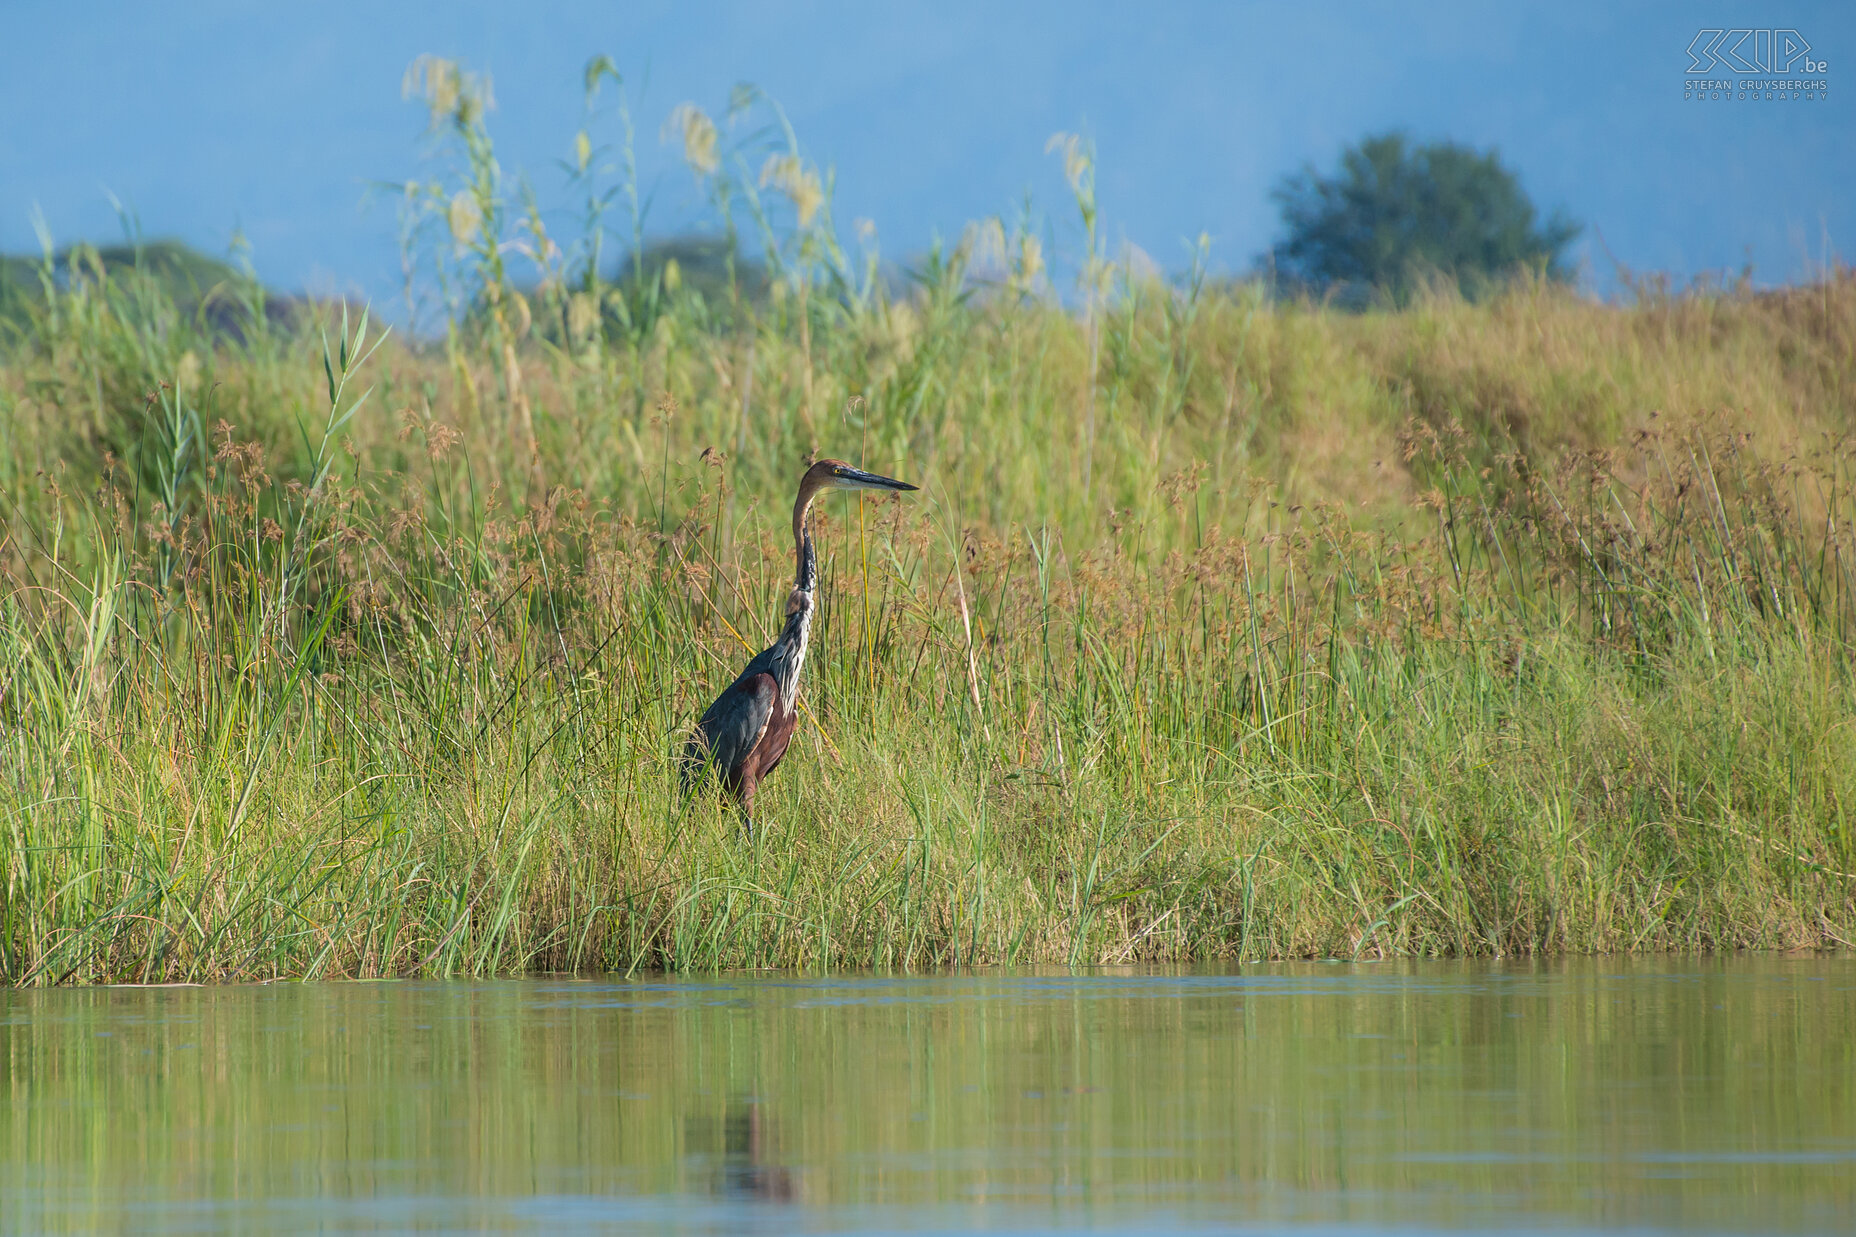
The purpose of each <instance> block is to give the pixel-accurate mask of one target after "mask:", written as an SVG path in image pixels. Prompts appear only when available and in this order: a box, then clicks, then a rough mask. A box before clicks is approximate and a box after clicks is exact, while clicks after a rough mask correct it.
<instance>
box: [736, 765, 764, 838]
mask: <svg viewBox="0 0 1856 1237" xmlns="http://www.w3.org/2000/svg"><path fill="white" fill-rule="evenodd" d="M759 788H760V779H759V778H757V777H753V776H749V777H744V778H742V779H741V790H740V792H739V793H738V794H737V795H736V800H737V801H738V802H739V803H740V804H741V830H742V833H743V834H745V835H746V836H747V838H748V839H749V840H750V841H751V840H752V839H753V837H754V792H755V791H756V790H758V789H759Z"/></svg>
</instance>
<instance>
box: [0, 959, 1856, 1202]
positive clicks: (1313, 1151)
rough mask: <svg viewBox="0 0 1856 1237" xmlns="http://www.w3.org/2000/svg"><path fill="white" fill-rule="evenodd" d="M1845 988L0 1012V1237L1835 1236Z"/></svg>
mask: <svg viewBox="0 0 1856 1237" xmlns="http://www.w3.org/2000/svg"><path fill="white" fill-rule="evenodd" d="M1851 1026H1856V960H1853V959H1851V958H1848V957H1814V958H1796V959H1789V958H1719V959H1706V960H1663V959H1651V960H1630V961H1614V960H1600V961H1589V960H1588V961H1574V962H1566V963H1554V964H1551V965H1534V964H1528V965H1521V966H1491V965H1482V964H1466V963H1441V964H1426V965H1419V964H1403V963H1400V964H1386V965H1376V966H1369V965H1360V966H1353V965H1346V966H1320V965H1292V966H1281V967H1271V968H1256V967H1249V968H1244V969H1243V970H1242V971H1240V972H1235V973H1217V972H1209V971H1177V972H1152V971H1135V970H1127V971H1121V972H1115V973H1097V974H1090V975H1070V974H1067V973H1062V974H1051V973H1017V974H968V975H944V976H918V977H850V978H840V977H833V978H828V979H819V978H803V977H786V978H779V977H774V978H768V977H758V976H757V977H752V978H723V979H719V980H706V981H655V982H641V983H615V982H606V981H588V982H579V981H561V980H536V981H511V982H496V983H481V984H479V983H403V984H327V985H287V984H280V985H275V986H271V987H260V988H207V989H168V990H157V991H149V990H123V989H113V990H112V989H86V990H60V991H29V992H0V1230H5V1231H8V1232H11V1231H15V1230H23V1231H48V1232H89V1231H111V1230H120V1229H125V1228H142V1229H147V1228H154V1229H161V1228H169V1229H175V1230H181V1229H188V1230H195V1229H200V1230H207V1231H213V1230H224V1229H245V1230H249V1231H267V1230H297V1229H304V1228H311V1229H313V1228H336V1229H343V1230H349V1229H368V1228H378V1227H391V1228H413V1227H436V1228H444V1227H449V1228H483V1227H491V1228H502V1227H507V1228H559V1229H561V1230H563V1231H588V1230H596V1229H598V1230H607V1231H649V1232H658V1231H667V1230H676V1231H690V1232H711V1231H739V1230H750V1231H780V1230H784V1229H790V1228H822V1229H830V1230H835V1231H843V1230H855V1229H859V1228H866V1227H868V1228H878V1229H897V1228H912V1227H920V1226H929V1227H941V1228H962V1227H972V1226H991V1227H1012V1226H1015V1225H1026V1224H1029V1225H1033V1226H1039V1227H1043V1228H1061V1227H1066V1226H1076V1225H1093V1226H1096V1227H1109V1228H1115V1227H1121V1228H1125V1229H1129V1230H1131V1231H1141V1230H1146V1229H1151V1228H1154V1227H1163V1226H1167V1225H1193V1224H1207V1225H1248V1226H1261V1227H1270V1226H1280V1225H1290V1224H1315V1225H1330V1226H1332V1225H1346V1226H1369V1227H1371V1226H1406V1227H1415V1228H1421V1229H1435V1228H1454V1229H1467V1228H1486V1229H1494V1228H1504V1227H1509V1226H1512V1225H1515V1224H1525V1225H1528V1226H1530V1227H1554V1228H1563V1229H1577V1228H1588V1227H1633V1226H1634V1227H1638V1228H1652V1229H1683V1228H1703V1229H1708V1230H1711V1231H1727V1230H1735V1229H1739V1230H1746V1231H1765V1232H1771V1231H1794V1232H1796V1231H1813V1230H1818V1231H1824V1230H1829V1231H1835V1230H1839V1229H1847V1217H1848V1216H1850V1215H1852V1214H1856V1038H1852V1037H1851V1036H1850V1035H1849V1028H1850V1027H1851Z"/></svg>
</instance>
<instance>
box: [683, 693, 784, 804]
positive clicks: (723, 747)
mask: <svg viewBox="0 0 1856 1237" xmlns="http://www.w3.org/2000/svg"><path fill="white" fill-rule="evenodd" d="M779 695H780V688H779V685H778V684H777V683H775V682H774V679H773V676H772V675H771V674H744V675H742V676H741V677H740V678H739V679H736V680H735V681H734V683H732V684H730V685H729V688H728V690H727V691H724V692H723V693H722V694H721V695H719V696H717V697H716V698H715V703H714V704H712V705H710V706H709V708H708V711H707V712H705V713H704V714H703V715H702V720H701V721H699V722H697V723H696V733H695V734H694V735H692V736H691V737H690V741H689V744H688V746H686V747H685V748H684V749H683V780H684V781H685V782H688V781H689V780H690V779H691V778H692V777H694V776H695V775H696V774H698V773H700V772H701V771H702V768H703V766H704V765H705V764H713V765H714V766H715V767H716V768H717V769H719V770H721V773H722V776H723V778H725V779H729V778H733V777H734V775H735V771H736V770H738V769H739V768H740V767H741V762H742V761H744V760H746V759H747V757H748V753H749V752H751V751H753V750H754V745H755V744H756V743H758V742H759V741H760V736H761V732H762V731H763V730H765V729H766V728H767V719H768V718H769V717H771V716H773V703H774V701H775V700H776V699H778V698H779Z"/></svg>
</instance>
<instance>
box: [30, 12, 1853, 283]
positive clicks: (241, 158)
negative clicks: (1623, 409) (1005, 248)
mask: <svg viewBox="0 0 1856 1237" xmlns="http://www.w3.org/2000/svg"><path fill="white" fill-rule="evenodd" d="M0 20H3V21H4V23H5V28H6V30H7V32H8V35H9V38H8V42H9V44H10V45H11V50H10V51H9V52H8V54H7V56H6V58H5V63H6V72H5V73H4V74H0V116H4V117H5V119H4V120H3V121H0V250H6V251H9V252H19V251H26V250H31V249H34V248H35V247H36V245H35V241H34V234H33V229H32V222H31V221H32V215H33V211H34V209H35V208H36V209H38V210H39V211H42V212H43V216H44V219H45V221H46V223H47V225H48V226H49V228H50V230H51V232H52V234H53V236H54V238H55V239H56V240H57V241H59V242H60V243H64V242H68V241H71V240H74V239H79V238H84V239H92V240H109V239H114V238H115V237H117V236H118V235H120V230H119V228H118V225H117V222H116V217H115V214H114V210H113V208H112V206H111V204H110V198H109V195H110V194H111V193H114V194H115V195H116V196H117V197H118V198H119V199H121V200H122V201H123V202H124V203H125V204H126V205H127V206H129V207H131V208H133V209H134V210H135V212H136V213H137V214H138V215H139V217H140V220H141V225H142V229H143V231H144V233H145V234H146V235H149V236H178V237H180V238H182V239H185V240H187V241H190V242H192V243H194V244H197V245H199V246H201V247H203V248H205V249H208V250H212V251H223V250H224V248H225V246H226V244H227V242H228V241H229V239H230V238H231V236H232V234H233V231H234V229H235V228H242V229H243V231H244V232H245V234H246V236H247V237H248V238H249V239H250V242H251V244H252V247H253V260H254V261H255V263H256V265H257V267H258V270H259V273H260V274H261V275H263V276H264V277H265V278H266V279H267V281H269V282H270V283H272V284H274V285H276V286H279V287H283V288H289V289H307V290H309V291H312V292H319V293H330V292H346V293H358V294H360V295H364V296H370V297H373V298H375V299H376V300H377V301H378V302H379V303H380V304H381V307H382V308H383V309H386V310H387V311H388V312H389V313H394V312H395V309H396V306H395V301H396V297H397V293H396V291H395V288H396V284H397V271H398V256H397V251H396V248H395V242H394V229H395V224H394V214H393V208H392V204H391V203H390V202H385V201H376V202H374V203H372V204H371V205H370V204H369V203H368V202H367V197H368V195H367V186H368V184H369V183H370V182H373V181H383V180H384V181H395V180H402V179H405V178H407V177H412V176H429V175H430V174H431V173H432V171H434V170H435V169H433V168H432V166H431V165H430V164H429V162H428V161H426V160H425V159H424V158H423V157H422V154H421V150H422V147H421V143H420V140H419V138H420V134H421V132H422V130H423V128H424V123H425V118H424V114H423V112H422V110H421V108H420V107H419V106H418V105H416V104H413V103H408V102H406V101H404V100H402V99H401V97H400V81H401V76H402V74H403V72H404V70H405V68H406V66H407V64H408V63H409V62H410V61H411V60H412V59H413V58H414V57H415V56H417V55H419V54H420V53H424V52H432V53H438V54H442V55H446V56H451V57H456V58H459V59H461V60H462V61H463V62H465V63H466V65H468V66H470V67H473V68H477V69H481V70H487V71H488V72H489V73H490V74H491V75H492V76H493V78H494V81H495V91H496V98H497V103H498V108H497V111H496V112H495V113H494V114H493V115H492V117H491V127H492V131H493V133H494V135H495V137H496V139H497V142H498V151H499V155H500V157H501V159H502V162H503V165H504V167H505V169H506V170H510V171H526V172H527V173H528V174H529V175H530V178H531V180H532V182H533V184H534V186H535V188H536V190H537V193H538V194H539V196H540V197H541V199H542V201H543V203H544V204H551V205H555V206H559V207H561V208H564V209H563V216H562V221H563V222H565V219H566V213H565V208H567V207H569V205H570V203H571V198H570V195H569V193H568V191H567V189H566V187H565V185H564V184H563V181H562V176H561V173H560V172H559V171H558V169H557V167H556V163H555V161H556V160H558V159H561V158H564V157H566V155H567V154H568V152H569V150H570V148H571V144H572V141H573V136H574V133H575V131H576V130H577V129H578V127H579V125H580V123H581V86H580V74H581V69H582V67H583V65H584V64H585V63H586V61H587V59H588V57H589V56H591V55H593V54H595V53H599V52H604V53H606V54H608V55H610V56H611V57H612V58H613V59H614V60H615V61H616V62H617V63H618V65H619V67H620V69H621V70H622V71H623V72H624V73H625V74H626V77H627V85H628V87H629V88H630V89H631V91H632V97H633V106H634V109H635V111H636V114H637V119H638V131H639V153H640V157H641V163H642V166H643V172H644V177H645V180H646V183H647V186H648V187H655V191H656V192H655V205H654V207H653V212H654V213H653V224H654V230H655V231H658V232H673V231H678V230H682V229H683V228H685V227H687V226H688V225H689V224H690V222H691V221H692V219H694V218H695V215H694V213H693V212H694V210H695V207H696V205H697V203H696V195H695V192H694V190H693V187H692V184H691V181H690V178H689V176H688V175H687V173H685V172H684V171H683V169H682V167H681V165H680V163H679V162H678V159H677V155H676V152H675V151H673V150H672V149H671V148H669V147H667V146H665V145H662V144H661V143H660V141H659V137H658V133H659V129H660V126H661V125H662V122H663V120H664V118H665V116H666V115H667V114H668V113H669V111H670V109H671V108H672V107H674V106H675V105H676V104H678V103H680V102H683V101H685V100H689V101H693V102H696V103H699V104H701V105H703V106H705V107H707V108H708V109H710V110H711V111H712V112H715V113H718V114H719V113H720V112H721V111H722V110H723V109H724V108H725V105H726V101H727V97H728V93H729V89H730V87H731V86H732V85H733V84H734V83H736V82H737V81H742V80H747V81H752V82H755V83H757V84H759V85H760V86H761V87H763V88H764V89H765V90H766V91H767V92H769V93H770V94H771V95H773V96H774V97H776V98H777V99H779V100H780V101H781V102H782V103H783V104H784V106H785V107H786V109H787V111H788V113H789V114H790V115H791V117H792V120H793V122H794V124H795V126H796V128H797V130H798V134H799V137H800V139H801V141H802V143H803V144H804V147H805V150H806V153H807V154H808V155H809V156H810V157H812V158H814V159H816V160H818V161H819V162H820V163H821V164H828V165H830V166H832V167H834V168H835V169H836V173H837V183H838V192H837V216H838V218H839V219H840V220H841V221H842V222H844V223H846V224H848V223H849V221H850V220H852V219H854V218H858V217H866V218H869V219H871V220H874V221H875V223H876V224H877V226H878V229H879V236H880V238H881V242H882V245H883V250H884V253H885V255H886V256H888V257H891V258H906V257H907V256H908V255H909V254H911V253H914V252H919V251H920V250H921V249H923V248H924V247H925V246H926V245H927V243H928V242H929V240H930V238H931V237H932V236H933V235H935V234H936V233H937V232H938V233H939V234H941V235H943V236H953V235H957V234H958V233H959V231H960V229H961V227H962V225H963V224H964V223H965V222H966V221H967V220H969V219H974V218H978V217H981V216H985V215H990V214H995V213H1001V212H1009V211H1011V210H1012V209H1014V207H1015V206H1016V204H1017V203H1019V202H1020V201H1021V200H1022V199H1023V198H1024V196H1025V194H1026V193H1027V192H1029V193H1030V194H1031V195H1032V198H1033V201H1034V203H1035V205H1036V207H1037V208H1038V210H1040V211H1041V212H1042V213H1043V214H1044V215H1046V216H1047V217H1048V218H1049V220H1050V221H1051V226H1052V235H1053V237H1054V239H1055V241H1056V244H1057V247H1058V250H1059V254H1060V255H1061V253H1062V251H1063V250H1064V249H1065V248H1069V249H1071V250H1072V251H1073V250H1074V247H1075V246H1076V244H1077V240H1076V230H1075V228H1074V226H1073V222H1072V221H1073V212H1072V210H1071V209H1070V206H1069V202H1068V197H1067V194H1066V192H1065V189H1064V185H1063V180H1062V176H1061V171H1060V168H1059V166H1058V161H1057V159H1056V157H1055V156H1051V155H1047V154H1045V153H1044V145H1045V141H1046V139H1047V138H1048V137H1049V136H1050V134H1051V133H1053V132H1054V131H1056V130H1059V129H1069V130H1075V129H1081V130H1083V131H1085V132H1087V133H1089V134H1091V135H1093V137H1094V139H1095V142H1096V145H1097V148H1098V154H1099V162H1100V173H1099V193H1100V198H1101V203H1102V213H1103V217H1104V220H1105V224H1106V227H1107V230H1108V235H1109V237H1110V238H1111V239H1112V240H1115V241H1122V240H1127V241H1131V242H1133V243H1135V244H1138V245H1139V246H1141V247H1142V248H1143V249H1145V250H1146V251H1147V252H1149V253H1150V254H1152V255H1153V256H1154V257H1155V258H1156V259H1157V260H1159V261H1160V262H1161V263H1162V264H1163V265H1169V266H1177V265H1181V264H1183V262H1184V259H1185V253H1186V250H1185V242H1186V240H1187V239H1188V238H1190V237H1194V236H1196V235H1197V234H1198V233H1200V232H1201V231H1205V232H1208V233H1210V235H1211V236H1212V238H1213V242H1214V248H1213V254H1214V258H1215V260H1216V261H1217V262H1218V263H1220V264H1221V265H1222V266H1223V267H1224V268H1226V269H1230V270H1241V269H1244V268H1245V267H1247V266H1248V264H1249V262H1250V261H1251V259H1252V257H1253V256H1254V255H1255V254H1257V253H1258V252H1259V251H1261V250H1263V249H1264V248H1265V247H1267V246H1268V244H1269V243H1270V242H1271V240H1272V239H1274V238H1275V236H1276V234H1277V216H1276V211H1275V208H1274V206H1273V204H1272V203H1271V202H1270V199H1269V190H1270V189H1271V187H1272V186H1273V185H1274V184H1275V183H1276V182H1277V181H1278V180H1279V179H1280V178H1281V177H1282V176H1283V175H1284V174H1285V173H1289V172H1293V171H1295V170H1296V169H1298V168H1299V167H1300V166H1301V165H1302V164H1304V163H1305V162H1313V163H1314V164H1316V165H1317V166H1318V167H1327V166H1331V165H1332V163H1333V161H1334V159H1335V157H1336V155H1337V154H1338V152H1339V151H1340V149H1341V148H1342V147H1343V146H1344V145H1345V144H1347V143H1349V142H1351V141H1354V140H1356V139H1358V138H1359V137H1361V136H1362V135H1364V134H1366V133H1369V132H1375V131H1379V130H1383V129H1387V128H1392V127H1403V128H1406V129H1408V130H1410V131H1411V132H1412V133H1413V134H1414V135H1416V136H1417V137H1419V138H1426V139H1428V138H1438V137H1449V138H1454V139H1457V140H1460V141H1465V142H1469V143H1472V144H1475V145H1477V146H1479V147H1487V146H1495V147H1497V148H1499V149H1500V151H1501V152H1502V155H1503V157H1504V159H1505V160H1507V162H1508V163H1509V164H1510V165H1511V166H1513V167H1514V168H1516V169H1517V170H1518V171H1519V172H1520V174H1521V177H1522V182H1523V185H1524V186H1525V187H1526V189H1527V190H1528V191H1529V193H1530V194H1531V195H1532V196H1533V198H1534V200H1535V201H1536V203H1538V204H1539V205H1540V206H1541V208H1542V210H1543V212H1544V211H1545V210H1549V209H1551V208H1552V207H1555V206H1563V207H1565V208H1566V209H1567V210H1568V211H1570V212H1571V213H1572V214H1573V215H1574V216H1575V217H1576V218H1578V219H1580V220H1582V221H1584V222H1586V223H1587V224H1588V225H1590V227H1589V228H1588V231H1587V233H1586V234H1585V237H1584V238H1583V239H1582V241H1581V243H1580V248H1581V251H1582V252H1585V254H1586V256H1587V259H1588V262H1589V264H1590V268H1591V270H1592V272H1593V277H1592V286H1593V287H1594V288H1596V289H1597V290H1599V291H1601V292H1602V291H1605V290H1607V289H1608V288H1609V287H1611V286H1612V285H1611V281H1610V279H1609V274H1608V272H1609V270H1610V261H1609V259H1608V258H1607V257H1606V256H1605V253H1604V250H1602V249H1600V248H1599V247H1598V244H1597V242H1598V240H1599V238H1600V237H1601V236H1602V240H1603V244H1604V246H1605V247H1606V248H1608V249H1609V251H1610V253H1611V254H1613V255H1615V256H1616V258H1617V259H1618V260H1620V261H1623V262H1625V263H1627V264H1629V265H1630V266H1632V267H1634V268H1637V269H1640V270H1662V271H1667V272H1670V273H1671V274H1673V275H1676V276H1677V277H1680V278H1687V277H1692V276H1694V275H1696V274H1698V273H1702V272H1707V271H1721V270H1738V269H1739V268H1740V267H1741V266H1742V265H1743V264H1744V263H1746V262H1747V261H1749V260H1750V261H1751V262H1752V263H1753V264H1754V268H1755V277H1756V279H1758V280H1759V281H1760V282H1764V283H1778V282H1784V281H1788V280H1793V279H1797V278H1799V277H1801V276H1802V275H1805V274H1806V273H1808V271H1809V270H1810V269H1811V264H1812V263H1815V262H1819V261H1821V260H1822V259H1823V258H1824V257H1825V256H1826V255H1831V256H1835V255H1837V254H1844V255H1847V254H1849V253H1850V252H1851V250H1852V246H1853V245H1856V158H1853V157H1852V150H1856V143H1852V140H1851V139H1852V136H1853V135H1856V129H1853V128H1852V124H1851V122H1852V119H1856V116H1853V114H1852V110H1851V102H1850V100H1851V98H1852V97H1853V96H1852V93H1851V92H1852V89H1856V60H1853V59H1851V57H1852V55H1853V54H1856V6H1852V5H1849V4H1773V5H1748V4H1728V5H1703V6H1696V5H1693V4H1680V5H1676V4H1664V5H1651V4H1639V5H1631V6H1621V5H1616V4H1610V3H1585V2H1577V3H1556V4H1552V5H1541V6H1520V5H1505V4H1504V5H1480V4H1477V5H1470V4H1445V3H1431V4H1427V5H1423V6H1418V5H1408V4H1397V5H1393V4H1365V3H1348V4H1337V3H1331V4H1318V3H1316V4H1299V5H1293V6H1290V5H1280V6H1275V5H1255V4H1239V3H1229V2H1225V3H1185V2H1180V3H1171V4H1160V5H1133V4H1127V3H1102V4H1097V3H1082V2H1080V0H1070V2H1069V3H1060V4H1041V3H1040V4H1031V3H1023V4H1007V3H991V4H969V3H953V2H949V0H941V2H937V3H934V4H880V5H873V4H868V3H842V4H827V3H816V4H773V3H759V4H756V3H724V4H700V3H683V4H645V3H637V4H612V3H607V4H601V3H567V2H562V3H547V2H546V0H537V2H535V3H530V4H523V5H516V4H509V3H502V4H491V3H477V2H468V0H451V2H450V3H443V4H437V3H426V2H423V0H416V2H415V0H375V2H374V3H371V4H361V3H353V2H352V0H322V2H319V3H315V4H300V3H290V2H287V0H270V2H268V3H243V2H235V0H186V2H185V3H176V4H149V3H146V0H142V2H140V3H134V4H131V3H117V2H115V0H109V2H103V3H94V4H90V5H78V4H71V3H69V2H68V0H66V2H57V3H54V2H46V0H8V3H6V5H5V6H4V11H3V12H0ZM1703 26H1719V27H1733V26H1760V27H1767V28H1770V27H1791V28H1795V29H1797V30H1798V31H1799V32H1800V33H1801V34H1802V35H1803V36H1804V38H1805V39H1806V40H1808V41H1809V42H1810V44H1811V46H1812V52H1811V55H1812V56H1813V57H1815V58H1820V59H1822V60H1824V61H1825V62H1826V63H1827V64H1828V66H1829V67H1828V69H1827V70H1826V72H1825V73H1824V74H1823V76H1826V77H1827V78H1828V79H1829V80H1830V82H1831V85H1832V89H1831V90H1830V92H1829V94H1828V97H1827V98H1826V99H1823V100H1812V101H1805V100H1799V101H1795V102H1771V103H1764V102H1761V103H1756V104H1755V103H1740V102H1731V103H1722V102H1702V103H1697V102H1693V101H1684V100H1683V98H1682V88H1683V84H1684V81H1685V76H1684V71H1685V69H1686V68H1687V67H1688V65H1689V58H1688V55H1687V53H1686V50H1685V49H1686V48H1687V47H1688V46H1689V44H1690V42H1691V41H1692V40H1693V39H1694V36H1695V34H1696V32H1697V30H1699V29H1700V28H1701V27H1703ZM1846 74H1849V75H1851V77H1850V79H1849V80H1848V84H1847V85H1846V84H1845V80H1846V79H1845V75H1846ZM614 136H615V131H614V129H613V128H612V127H611V122H610V119H609V120H608V125H607V128H606V130H605V132H603V133H596V134H595V137H596V139H600V138H603V139H606V140H610V139H612V138H613V137H614Z"/></svg>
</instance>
